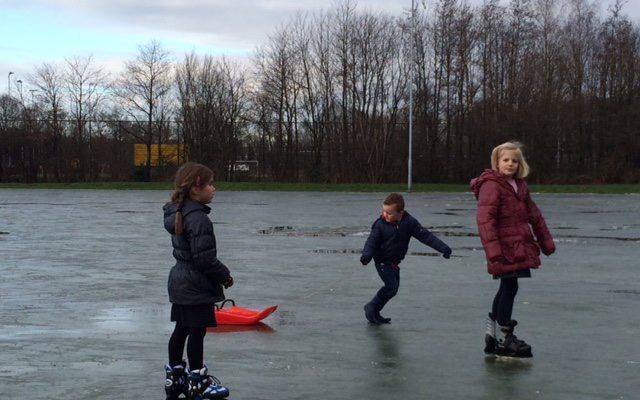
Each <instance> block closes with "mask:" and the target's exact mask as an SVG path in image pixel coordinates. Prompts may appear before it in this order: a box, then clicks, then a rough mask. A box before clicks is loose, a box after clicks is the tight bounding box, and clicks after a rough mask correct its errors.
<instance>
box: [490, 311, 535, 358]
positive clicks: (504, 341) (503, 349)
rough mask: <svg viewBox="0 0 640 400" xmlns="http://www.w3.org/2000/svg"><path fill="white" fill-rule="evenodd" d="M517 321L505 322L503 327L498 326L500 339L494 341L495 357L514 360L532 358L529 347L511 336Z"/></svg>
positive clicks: (514, 336)
mask: <svg viewBox="0 0 640 400" xmlns="http://www.w3.org/2000/svg"><path fill="white" fill-rule="evenodd" d="M517 324H518V321H515V320H511V321H507V322H506V323H505V324H504V325H500V333H501V335H500V338H499V339H498V340H497V341H496V346H495V355H496V356H501V357H514V358H530V357H533V354H532V353H531V346H530V345H528V344H527V343H525V341H524V340H520V339H518V338H517V337H516V335H514V334H513V330H514V328H515V326H516V325H517Z"/></svg>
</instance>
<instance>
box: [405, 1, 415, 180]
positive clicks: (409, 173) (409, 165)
mask: <svg viewBox="0 0 640 400" xmlns="http://www.w3.org/2000/svg"><path fill="white" fill-rule="evenodd" d="M414 1H415V0H411V29H410V32H411V33H410V38H409V41H410V46H409V51H410V52H411V55H410V56H409V68H410V70H411V74H410V76H411V79H410V80H409V157H408V160H407V192H411V184H412V175H413V174H412V169H413V165H412V164H413V163H412V161H413V160H412V158H413V81H414V79H415V77H414V74H415V68H414V65H413V64H414V59H413V57H414V54H413V53H414V42H415V30H416V24H415V5H414Z"/></svg>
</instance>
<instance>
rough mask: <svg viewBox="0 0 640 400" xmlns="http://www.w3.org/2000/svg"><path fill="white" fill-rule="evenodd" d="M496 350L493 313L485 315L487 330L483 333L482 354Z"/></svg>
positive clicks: (493, 352)
mask: <svg viewBox="0 0 640 400" xmlns="http://www.w3.org/2000/svg"><path fill="white" fill-rule="evenodd" d="M495 352H496V318H495V316H494V315H493V313H489V314H488V315H487V331H486V333H485V335H484V354H495Z"/></svg>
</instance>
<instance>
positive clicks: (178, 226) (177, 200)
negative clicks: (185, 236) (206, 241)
mask: <svg viewBox="0 0 640 400" xmlns="http://www.w3.org/2000/svg"><path fill="white" fill-rule="evenodd" d="M188 194H189V188H188V187H183V188H178V189H176V190H175V191H174V192H173V195H171V201H172V202H173V203H174V204H175V205H176V206H177V209H178V210H177V212H176V221H175V231H176V235H178V236H180V235H182V206H183V205H184V202H185V200H186V199H187V196H188Z"/></svg>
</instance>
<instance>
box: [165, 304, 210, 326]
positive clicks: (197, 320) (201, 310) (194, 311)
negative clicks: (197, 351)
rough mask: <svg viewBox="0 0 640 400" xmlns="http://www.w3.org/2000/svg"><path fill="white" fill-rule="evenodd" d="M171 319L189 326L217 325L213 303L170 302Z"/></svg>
mask: <svg viewBox="0 0 640 400" xmlns="http://www.w3.org/2000/svg"><path fill="white" fill-rule="evenodd" d="M171 321H175V322H177V323H179V324H180V325H182V326H186V327H189V328H205V327H206V328H208V327H213V326H217V324H216V316H215V314H214V313H213V304H199V305H184V304H171Z"/></svg>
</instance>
